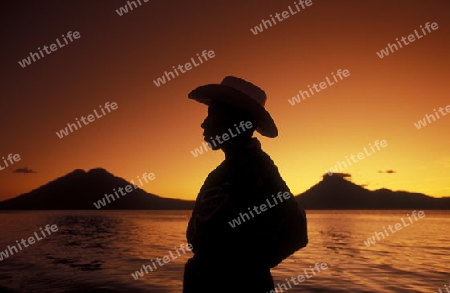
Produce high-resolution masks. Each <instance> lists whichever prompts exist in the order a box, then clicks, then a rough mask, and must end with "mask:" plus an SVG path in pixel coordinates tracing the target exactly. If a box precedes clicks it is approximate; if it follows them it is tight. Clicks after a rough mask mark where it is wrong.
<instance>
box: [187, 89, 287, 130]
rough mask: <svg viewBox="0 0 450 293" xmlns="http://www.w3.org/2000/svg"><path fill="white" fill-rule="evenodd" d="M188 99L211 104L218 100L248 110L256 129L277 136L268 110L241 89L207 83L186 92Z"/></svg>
mask: <svg viewBox="0 0 450 293" xmlns="http://www.w3.org/2000/svg"><path fill="white" fill-rule="evenodd" d="M188 97H189V98H190V99H193V100H195V101H197V102H200V103H202V104H205V105H207V106H209V105H211V102H212V101H218V102H222V103H226V104H229V105H232V106H235V107H237V108H239V109H242V110H246V111H248V112H249V113H250V114H251V115H252V116H253V117H254V118H255V119H256V121H254V122H255V123H256V131H258V132H259V133H260V134H261V135H263V136H267V137H271V138H274V137H277V136H278V129H277V126H276V125H275V122H274V121H273V119H272V117H271V116H270V114H269V112H267V111H266V109H264V107H263V106H261V105H260V104H258V103H257V102H256V101H255V100H253V99H252V98H250V97H249V96H247V95H246V94H244V93H243V92H241V91H238V90H236V89H234V88H232V87H229V86H225V85H221V84H207V85H203V86H199V87H197V88H196V89H194V90H193V91H191V92H190V93H189V94H188Z"/></svg>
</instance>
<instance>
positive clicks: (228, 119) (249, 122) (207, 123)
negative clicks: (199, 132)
mask: <svg viewBox="0 0 450 293" xmlns="http://www.w3.org/2000/svg"><path fill="white" fill-rule="evenodd" d="M254 121H255V119H254V117H252V115H251V114H250V113H249V112H247V111H245V110H242V109H239V108H237V107H235V106H232V105H229V104H226V103H222V102H217V101H213V102H212V103H211V104H210V105H209V106H208V116H207V117H206V118H205V120H204V121H203V123H202V124H201V127H202V128H203V129H204V131H203V136H204V137H205V138H204V139H205V141H206V142H208V143H209V145H210V146H211V148H212V149H213V150H218V149H221V148H223V147H224V146H225V147H227V146H229V145H238V144H241V143H242V142H245V141H248V140H249V139H250V138H251V137H252V136H253V132H254V131H255V123H254Z"/></svg>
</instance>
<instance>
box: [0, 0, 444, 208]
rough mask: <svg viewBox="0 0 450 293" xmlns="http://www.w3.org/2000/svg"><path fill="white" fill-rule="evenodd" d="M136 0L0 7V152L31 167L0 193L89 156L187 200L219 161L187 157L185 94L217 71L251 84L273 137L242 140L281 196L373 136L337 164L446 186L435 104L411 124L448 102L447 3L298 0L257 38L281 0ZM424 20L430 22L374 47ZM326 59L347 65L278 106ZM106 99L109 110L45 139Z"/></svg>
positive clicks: (197, 110)
mask: <svg viewBox="0 0 450 293" xmlns="http://www.w3.org/2000/svg"><path fill="white" fill-rule="evenodd" d="M80 2H83V3H80ZM141 2H142V3H143V4H142V6H140V7H138V8H135V9H134V10H133V11H130V12H129V13H127V14H124V15H123V16H119V15H118V14H117V13H116V11H115V10H116V9H118V8H119V7H121V6H122V5H125V4H126V1H95V2H94V1H93V2H92V3H91V2H87V1H86V2H84V1H64V2H61V1H47V2H39V3H30V4H27V5H25V4H20V3H14V4H8V5H6V4H2V9H1V12H0V13H2V15H1V17H0V19H1V24H0V27H2V29H1V30H0V36H1V39H2V40H3V44H4V45H3V46H2V48H1V51H2V52H1V56H0V58H1V59H0V60H1V61H0V62H1V63H0V65H1V68H2V78H1V80H0V91H1V101H0V117H1V118H0V119H1V122H2V123H1V125H0V133H1V143H0V157H6V156H7V155H8V154H10V153H12V154H19V155H20V156H21V160H20V161H19V162H17V163H15V164H14V165H12V166H11V167H12V168H14V169H16V168H25V167H26V168H29V169H31V170H35V171H36V172H37V173H27V174H26V173H13V172H11V171H10V170H8V169H5V170H1V171H0V200H1V199H5V198H8V197H12V196H15V195H18V194H20V193H23V192H27V191H29V190H31V189H33V188H36V187H38V186H40V185H42V184H45V183H47V182H48V181H50V180H53V179H54V178H56V177H58V176H62V175H65V174H67V173H69V172H71V171H72V170H73V169H77V168H80V169H86V170H87V169H91V168H95V167H103V168H105V169H107V170H108V171H110V172H112V173H113V174H115V175H117V176H120V177H123V178H125V179H127V180H133V179H135V178H136V177H137V176H141V175H142V174H143V173H145V172H147V173H149V172H152V173H154V174H155V177H156V178H155V180H153V181H150V182H149V183H148V184H146V185H144V186H143V188H144V189H145V190H147V191H148V192H152V193H155V194H159V195H161V196H165V197H174V198H184V199H194V198H195V197H196V195H197V192H198V190H199V189H200V187H201V185H202V183H203V181H204V179H205V178H206V176H207V174H208V173H209V172H210V171H211V170H212V169H214V168H215V167H216V166H217V165H218V164H219V163H220V162H221V160H222V159H223V157H224V156H223V153H222V152H221V151H218V152H212V151H211V150H209V151H208V152H207V153H205V154H202V155H200V156H199V157H197V158H195V157H194V156H193V155H192V154H191V151H192V150H194V149H195V148H197V147H199V146H200V145H201V144H202V138H203V137H202V129H201V128H200V124H201V122H202V121H203V119H204V118H205V116H206V113H207V108H206V107H205V106H204V105H202V104H199V103H195V102H193V101H191V100H189V99H188V98H187V94H188V93H189V92H190V91H191V90H192V89H194V88H195V87H197V86H199V85H203V84H207V83H219V82H220V81H221V80H222V78H223V77H225V76H226V75H236V76H239V77H242V78H245V79H247V80H249V81H251V82H253V83H255V84H256V85H259V86H260V87H261V88H263V89H264V90H265V91H266V93H267V95H268V101H267V104H266V108H267V109H268V110H269V111H270V113H271V115H272V117H273V118H274V120H275V122H276V124H277V126H278V129H279V137H277V138H275V139H269V138H265V137H261V136H259V135H257V137H258V138H260V140H261V142H262V145H263V149H264V150H265V151H266V152H267V153H268V154H269V155H270V156H271V157H272V159H273V160H274V161H275V163H276V164H277V166H278V167H279V169H280V173H281V175H282V176H283V178H284V179H285V181H286V182H287V184H288V185H289V186H290V188H291V190H292V192H293V193H294V194H298V193H301V192H303V191H305V190H307V189H308V188H309V187H311V186H312V185H314V184H316V183H317V182H318V181H320V180H321V176H322V174H324V173H325V172H326V170H327V169H328V168H330V167H332V166H334V165H335V164H336V161H338V160H339V161H344V160H345V156H348V157H350V155H352V154H354V155H356V154H357V153H358V152H362V151H363V150H364V147H366V148H367V147H369V144H372V145H373V144H374V142H375V141H376V140H380V141H381V140H386V141H387V143H388V146H387V147H385V148H382V149H381V150H380V151H378V152H376V153H374V154H373V155H371V156H370V157H367V158H364V159H363V160H360V161H359V162H357V163H354V164H353V165H352V166H350V167H348V168H346V169H344V170H342V172H345V173H350V174H352V177H353V179H352V180H353V182H355V183H357V184H364V185H366V187H367V188H368V189H378V188H382V187H385V188H389V189H393V190H407V191H415V192H422V193H425V194H428V195H432V196H436V197H440V196H450V185H449V182H450V180H449V179H450V175H449V168H450V154H449V149H450V136H449V135H448V133H449V131H448V130H449V126H450V115H449V116H448V117H447V116H444V117H442V118H440V119H438V120H437V121H436V122H432V123H431V124H429V125H427V126H425V127H423V128H422V129H417V128H416V127H415V126H414V122H417V121H418V120H420V119H423V118H424V116H425V114H431V113H433V109H436V110H437V109H438V108H439V107H444V108H445V107H446V106H447V105H450V100H449V98H448V92H449V83H448V81H449V77H450V74H449V72H448V68H450V58H449V57H450V54H449V53H448V52H450V39H449V38H450V34H449V25H450V19H449V18H448V11H450V2H448V1H408V2H407V3H406V2H402V1H396V2H397V3H393V1H387V0H386V1H384V0H383V1H357V0H354V1H353V0H352V1H350V0H348V1H323V0H322V1H318V0H317V1H314V0H313V1H312V2H313V5H311V6H310V7H307V8H306V9H305V10H303V11H301V12H299V13H297V14H295V15H292V16H290V17H289V18H288V19H285V20H283V21H282V22H279V23H277V24H276V25H274V26H273V27H271V28H269V29H267V30H264V31H263V32H262V33H260V34H258V35H253V33H252V32H251V31H250V28H253V27H254V26H256V25H259V24H260V22H261V20H262V19H266V20H268V19H269V15H271V14H272V15H274V14H275V13H277V12H279V13H281V12H283V11H284V10H288V6H289V5H291V6H292V7H293V1H245V3H242V2H243V1H238V0H232V1H149V2H147V3H144V2H143V1H141ZM427 22H431V23H433V22H436V23H437V24H438V26H439V28H438V29H437V30H432V31H431V33H429V34H427V35H425V36H423V37H422V38H420V39H418V40H416V41H415V42H412V43H410V44H409V45H407V46H403V48H401V49H399V50H398V51H396V52H394V53H391V54H390V55H389V56H386V57H384V58H383V59H380V58H379V57H378V56H377V54H376V52H378V51H380V50H382V49H384V48H385V47H386V46H387V44H388V43H393V42H395V39H396V38H401V37H402V36H405V37H407V36H408V35H410V34H412V33H414V30H420V26H421V25H422V26H423V25H425V23H427ZM68 31H72V32H74V31H78V32H79V33H80V36H81V37H80V38H79V39H77V40H75V41H74V42H72V43H69V44H68V45H67V46H65V47H63V48H59V49H58V50H57V51H55V52H52V53H51V54H50V55H46V56H45V57H44V58H42V59H41V60H37V61H36V62H33V63H32V64H31V65H29V66H27V67H25V68H22V67H21V66H20V65H19V64H18V61H20V60H22V59H23V58H26V57H27V56H28V54H29V53H30V52H37V48H38V47H40V48H42V47H43V46H44V45H47V46H49V45H50V44H52V43H54V42H55V40H56V38H58V37H59V38H60V39H61V35H62V34H66V33H67V32H68ZM419 32H420V31H419ZM204 50H213V51H214V53H215V57H214V58H212V59H210V60H208V61H206V62H205V63H203V64H201V65H200V66H198V67H195V68H193V69H192V70H190V71H188V72H186V73H183V74H181V75H180V76H178V77H176V78H174V79H173V80H171V81H169V82H168V83H166V84H164V85H162V86H160V87H157V86H155V84H154V83H153V80H155V79H156V78H157V77H160V76H162V75H163V73H164V71H168V70H172V66H178V64H184V63H186V62H188V61H189V60H190V58H191V57H196V54H197V53H201V52H202V51H204ZM338 69H343V70H344V69H347V70H348V71H349V72H350V76H348V77H346V78H344V79H343V80H342V81H339V82H338V83H336V84H334V85H332V86H329V87H327V88H326V89H324V90H322V91H321V92H320V93H316V94H315V95H314V96H312V97H310V98H307V99H306V100H304V101H302V102H301V103H299V104H296V105H294V106H291V105H290V104H289V103H288V99H290V98H292V97H294V96H295V95H296V94H298V91H299V90H307V89H308V85H311V86H312V85H313V84H314V83H320V82H322V81H325V78H326V77H327V76H328V77H332V75H331V72H334V73H336V71H337V70H338ZM108 101H109V102H116V103H117V105H118V109H116V110H114V111H113V112H111V113H109V114H107V115H106V116H104V117H102V118H100V119H98V120H95V121H94V122H92V123H90V124H89V125H87V126H84V127H82V128H81V129H79V130H77V131H75V132H73V133H71V134H70V135H68V136H67V137H64V138H62V139H60V138H58V137H57V135H56V131H58V130H60V129H62V128H64V127H65V126H67V123H69V122H70V123H73V122H75V118H80V117H81V116H87V115H89V114H91V113H92V112H93V110H94V109H99V105H104V104H105V103H106V102H108ZM0 163H1V164H0V166H2V167H4V163H3V161H2V160H0ZM387 170H394V171H395V173H386V172H385V171H387ZM379 171H383V173H380V172H379Z"/></svg>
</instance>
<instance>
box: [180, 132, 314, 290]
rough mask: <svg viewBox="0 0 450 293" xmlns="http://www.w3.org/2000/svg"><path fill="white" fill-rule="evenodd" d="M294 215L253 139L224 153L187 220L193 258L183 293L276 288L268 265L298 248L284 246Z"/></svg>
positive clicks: (279, 181)
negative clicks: (225, 155) (232, 150)
mask: <svg viewBox="0 0 450 293" xmlns="http://www.w3.org/2000/svg"><path fill="white" fill-rule="evenodd" d="M286 192H287V193H289V195H290V196H289V197H288V198H287V199H286V198H284V197H283V196H282V194H283V193H286ZM286 195H287V194H286ZM262 205H265V206H266V208H263V206H262ZM255 206H256V209H255ZM296 213H303V214H302V215H303V216H304V212H303V210H301V209H298V206H297V202H296V200H295V199H294V197H293V195H292V194H291V193H290V190H289V188H288V187H287V185H286V183H285V182H284V181H283V179H282V178H281V176H280V174H279V172H278V169H277V167H276V166H275V164H274V163H273V161H272V160H271V159H270V157H269V156H268V155H267V154H266V153H265V152H263V151H262V150H261V145H260V143H259V141H258V140H257V139H256V138H253V139H251V140H250V141H249V143H248V145H247V146H246V147H244V148H242V149H239V150H238V151H237V152H235V153H233V154H231V155H228V156H227V157H226V159H225V160H224V161H223V162H222V163H221V164H220V165H219V166H218V167H217V168H216V169H215V170H214V171H212V172H211V173H210V174H209V175H208V177H207V178H206V180H205V182H204V184H203V186H202V188H201V189H200V192H199V194H198V196H197V200H196V204H195V207H194V210H193V212H192V217H191V219H190V221H189V224H188V229H187V240H188V242H189V243H191V244H192V245H193V252H194V257H193V259H191V260H189V261H188V263H187V264H186V268H185V280H184V282H185V284H184V293H203V292H251V293H265V292H268V291H270V290H272V289H274V288H273V286H274V285H273V280H272V276H271V275H270V268H273V267H275V266H276V265H278V264H279V263H280V262H281V261H282V260H283V259H284V258H286V257H287V256H289V255H290V254H292V253H293V252H295V251H296V250H298V248H292V247H289V245H288V244H287V242H289V239H290V236H291V234H292V229H291V228H292V225H291V224H290V222H291V221H290V220H292V216H289V215H296ZM288 217H291V219H289V218H288ZM305 219H306V218H305ZM233 220H235V221H233ZM237 221H238V222H239V223H240V224H238V222H237ZM292 222H293V221H292ZM232 224H233V225H234V228H233V227H232V226H233V225H232ZM304 225H306V222H305V223H304ZM305 228H306V226H305ZM305 245H306V244H305ZM291 246H292V245H291ZM193 288H195V289H193Z"/></svg>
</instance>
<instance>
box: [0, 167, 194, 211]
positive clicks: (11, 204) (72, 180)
mask: <svg viewBox="0 0 450 293" xmlns="http://www.w3.org/2000/svg"><path fill="white" fill-rule="evenodd" d="M143 183H144V184H145V182H144V181H143ZM130 184H131V183H129V182H127V181H126V180H125V179H123V178H120V177H116V176H114V175H113V174H111V173H109V172H108V171H106V170H105V169H102V168H97V169H92V170H89V171H88V172H86V171H84V170H80V169H77V170H74V171H73V172H71V173H69V174H67V175H65V176H63V177H59V178H57V179H55V180H53V181H51V182H49V183H47V184H45V185H43V186H41V187H39V188H37V189H35V190H33V191H31V192H28V193H25V194H22V195H19V196H17V197H15V198H11V199H8V200H5V201H3V202H0V209H2V210H92V209H97V208H96V207H95V206H94V204H93V203H94V202H96V203H97V201H98V200H101V199H104V195H105V194H106V193H107V194H114V188H115V190H117V189H118V188H119V187H122V188H124V187H125V186H127V185H130ZM124 192H125V191H124ZM119 195H120V194H119ZM110 201H111V203H108V202H107V201H106V205H105V206H103V207H102V208H101V209H102V210H103V209H105V210H190V209H192V208H193V206H194V202H193V201H186V200H178V199H170V198H162V197H159V196H157V195H154V194H150V193H147V192H145V191H144V190H142V189H140V188H138V189H134V188H133V191H131V192H130V193H127V194H126V195H124V196H122V195H120V197H119V198H116V199H115V200H110Z"/></svg>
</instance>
